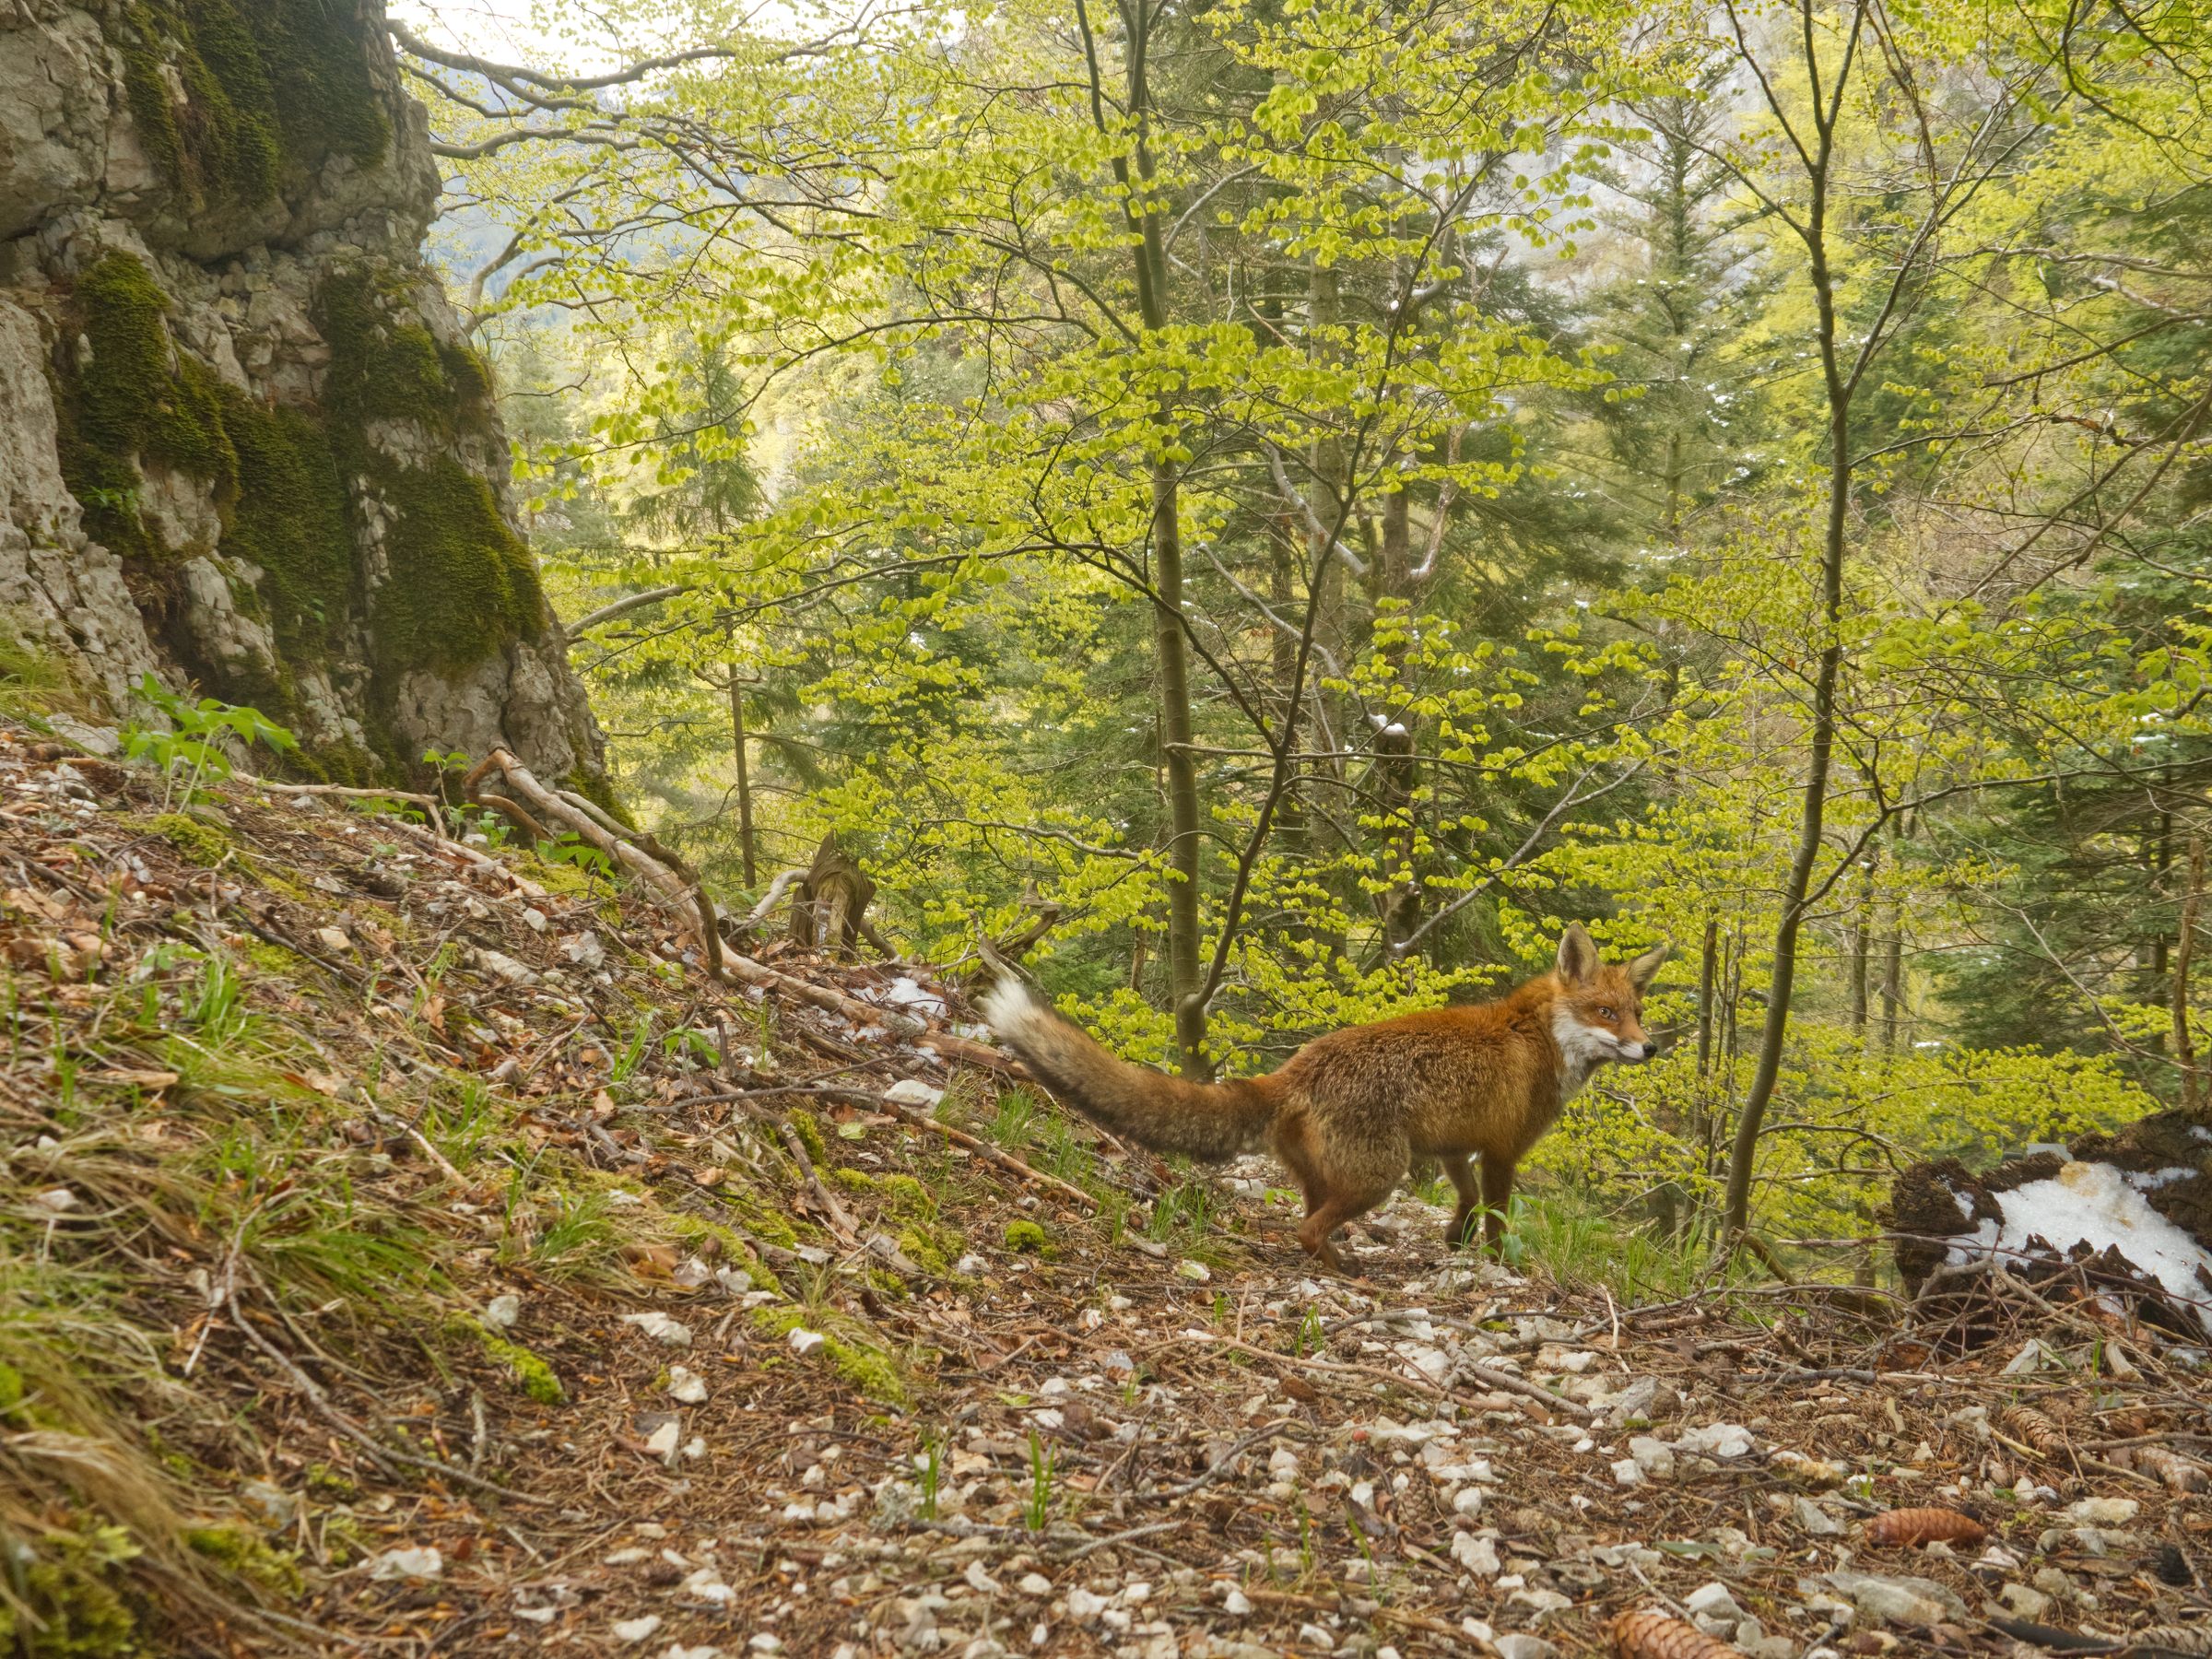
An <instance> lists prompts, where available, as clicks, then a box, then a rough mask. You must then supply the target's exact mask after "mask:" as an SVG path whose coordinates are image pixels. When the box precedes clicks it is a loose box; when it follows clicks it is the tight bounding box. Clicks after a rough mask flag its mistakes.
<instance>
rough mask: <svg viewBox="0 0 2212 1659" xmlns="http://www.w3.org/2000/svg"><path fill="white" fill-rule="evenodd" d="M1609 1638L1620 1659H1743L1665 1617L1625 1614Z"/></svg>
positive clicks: (1609, 1629) (1608, 1629) (1691, 1627)
mask: <svg viewBox="0 0 2212 1659" xmlns="http://www.w3.org/2000/svg"><path fill="white" fill-rule="evenodd" d="M1606 1634H1607V1635H1608V1636H1610V1637H1611V1638H1612V1641H1613V1651H1614V1653H1617V1654H1618V1655H1619V1659H1739V1655H1738V1654H1737V1653H1736V1651H1735V1649H1734V1648H1732V1647H1730V1646H1729V1645H1728V1644H1727V1643H1726V1642H1724V1641H1714V1640H1713V1639H1712V1637H1710V1636H1708V1635H1706V1634H1705V1632H1704V1631H1702V1630H1699V1629H1698V1628H1697V1627H1696V1626H1694V1625H1686V1624H1684V1623H1683V1622H1682V1621H1681V1620H1680V1619H1678V1618H1668V1617H1667V1616H1666V1615H1665V1614H1664V1613H1623V1614H1622V1615H1621V1616H1620V1617H1619V1618H1616V1619H1615V1620H1614V1621H1613V1622H1612V1624H1610V1625H1609V1626H1607V1627H1606Z"/></svg>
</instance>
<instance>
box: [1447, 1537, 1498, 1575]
mask: <svg viewBox="0 0 2212 1659" xmlns="http://www.w3.org/2000/svg"><path fill="white" fill-rule="evenodd" d="M1452 1559H1453V1560H1455V1561H1457V1562H1458V1563H1459V1564H1460V1565H1461V1566H1462V1567H1465V1569H1466V1570H1467V1571H1469V1572H1471V1573H1473V1574H1474V1575H1475V1576H1476V1577H1477V1578H1484V1579H1492V1578H1496V1577H1497V1576H1498V1569H1499V1560H1498V1546H1497V1545H1496V1544H1494V1543H1492V1542H1491V1541H1490V1540H1489V1539H1488V1538H1484V1537H1478V1536H1477V1535H1475V1534H1474V1533H1464V1532H1463V1533H1457V1534H1454V1535H1453V1539H1452Z"/></svg>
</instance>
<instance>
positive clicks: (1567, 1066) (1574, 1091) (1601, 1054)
mask: <svg viewBox="0 0 2212 1659" xmlns="http://www.w3.org/2000/svg"><path fill="white" fill-rule="evenodd" d="M1551 1040H1552V1041H1553V1042H1555V1043H1557V1044H1558V1045H1559V1104H1560V1105H1561V1106H1562V1107H1564V1106H1565V1105H1566V1104H1567V1102H1568V1101H1570V1100H1573V1099H1574V1097H1575V1096H1576V1095H1578V1094H1580V1093H1581V1092H1582V1088H1583V1084H1585V1083H1587V1082H1589V1081H1590V1074H1591V1073H1592V1072H1594V1071H1595V1070H1596V1069H1597V1068H1598V1067H1599V1066H1601V1065H1605V1064H1606V1061H1608V1060H1618V1059H1619V1058H1620V1039H1618V1037H1616V1036H1614V1035H1613V1033H1612V1032H1610V1031H1608V1030H1603V1029H1601V1028H1600V1027H1597V1026H1591V1025H1584V1024H1583V1022H1582V1021H1581V1020H1579V1019H1577V1018H1575V1017H1574V1010H1573V1009H1572V1008H1569V1007H1563V1006H1562V1007H1559V1008H1554V1009H1553V1010H1552V1014H1551Z"/></svg>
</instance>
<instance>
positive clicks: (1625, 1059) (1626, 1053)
mask: <svg viewBox="0 0 2212 1659" xmlns="http://www.w3.org/2000/svg"><path fill="white" fill-rule="evenodd" d="M1658 1053H1659V1045H1658V1044H1657V1043H1655V1042H1653V1041H1652V1040H1651V1039H1650V1038H1649V1037H1646V1038H1645V1039H1644V1040H1643V1041H1641V1042H1624V1043H1622V1044H1621V1045H1620V1058H1621V1062H1622V1064H1624V1065H1642V1064H1643V1063H1644V1062H1645V1061H1646V1060H1650V1059H1653V1058H1655V1057H1656V1056H1657V1055H1658Z"/></svg>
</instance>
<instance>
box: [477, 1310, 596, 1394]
mask: <svg viewBox="0 0 2212 1659" xmlns="http://www.w3.org/2000/svg"><path fill="white" fill-rule="evenodd" d="M454 1323H455V1324H456V1326H457V1327H458V1328H459V1329H460V1330H462V1331H463V1332H465V1334H466V1335H470V1336H473V1337H474V1338H475V1339H476V1342H477V1347H481V1348H482V1349H483V1350H484V1354H485V1357H486V1358H487V1359H490V1360H492V1361H493V1362H494V1363H495V1364H498V1365H500V1366H503V1367H505V1368H506V1371H507V1374H508V1375H509V1376H511V1377H512V1378H513V1379H514V1381H515V1385H516V1386H517V1387H518V1388H520V1389H521V1390H522V1391H523V1393H524V1394H526V1395H528V1396H529V1397H530V1398H531V1399H533V1400H535V1401H536V1402H537V1403H538V1404H539V1405H540V1406H559V1405H562V1404H564V1403H565V1402H566V1401H567V1399H568V1397H569V1395H568V1391H567V1390H566V1389H564V1388H562V1387H561V1385H560V1377H559V1373H558V1372H556V1371H554V1369H553V1367H552V1366H551V1365H550V1364H549V1363H547V1360H546V1359H544V1358H543V1357H542V1356H540V1355H538V1354H535V1353H533V1352H532V1351H531V1350H530V1349H528V1348H526V1347H524V1346H523V1345H522V1344H521V1343H519V1342H510V1341H509V1340H508V1339H507V1338H506V1337H504V1336H502V1335H500V1334H499V1333H498V1332H497V1331H494V1330H492V1329H491V1328H490V1327H489V1326H488V1325H485V1324H480V1323H479V1322H477V1321H476V1320H473V1319H462V1320H457V1321H455V1322H454Z"/></svg>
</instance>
